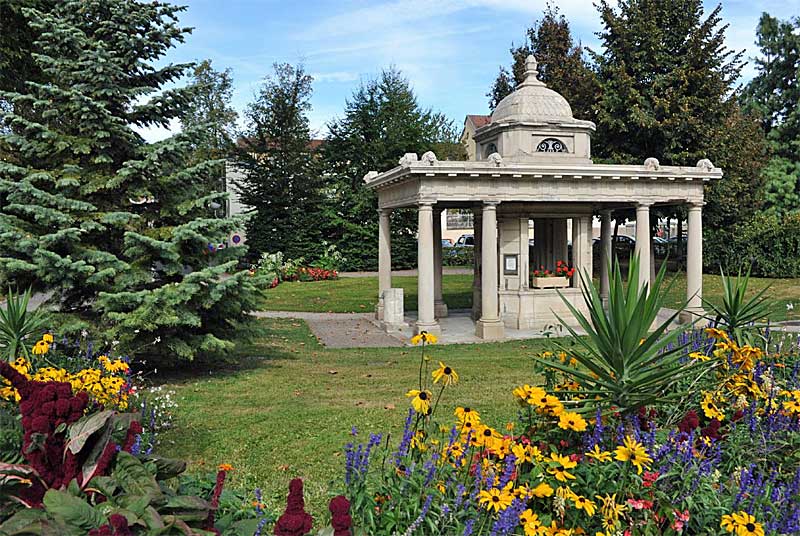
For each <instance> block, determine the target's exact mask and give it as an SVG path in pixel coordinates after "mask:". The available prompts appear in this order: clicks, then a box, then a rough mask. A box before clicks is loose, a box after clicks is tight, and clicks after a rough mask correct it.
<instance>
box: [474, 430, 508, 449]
mask: <svg viewBox="0 0 800 536" xmlns="http://www.w3.org/2000/svg"><path fill="white" fill-rule="evenodd" d="M475 432H476V437H477V440H478V445H480V446H482V447H486V448H488V449H489V450H494V449H495V448H496V447H497V444H498V443H499V442H500V441H502V440H503V437H502V436H501V435H500V434H499V433H497V431H496V430H495V429H494V428H492V427H491V426H484V425H480V426H479V427H478V428H477V429H476V431H475Z"/></svg>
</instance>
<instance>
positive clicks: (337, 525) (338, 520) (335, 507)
mask: <svg viewBox="0 0 800 536" xmlns="http://www.w3.org/2000/svg"><path fill="white" fill-rule="evenodd" d="M328 510H330V511H331V526H332V527H333V536H352V533H351V532H350V528H351V527H352V526H353V518H352V517H350V501H348V500H347V498H346V497H345V496H344V495H337V496H336V497H334V498H333V499H331V502H330V504H329V505H328Z"/></svg>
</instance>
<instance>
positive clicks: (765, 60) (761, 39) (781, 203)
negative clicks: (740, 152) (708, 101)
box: [743, 13, 800, 214]
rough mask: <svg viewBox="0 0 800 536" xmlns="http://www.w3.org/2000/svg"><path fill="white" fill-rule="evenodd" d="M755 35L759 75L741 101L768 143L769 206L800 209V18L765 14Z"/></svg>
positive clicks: (766, 171) (766, 174)
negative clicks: (769, 156)
mask: <svg viewBox="0 0 800 536" xmlns="http://www.w3.org/2000/svg"><path fill="white" fill-rule="evenodd" d="M756 36H757V39H756V44H757V45H758V47H759V49H760V51H761V55H760V57H757V58H756V60H755V61H756V65H757V67H758V74H756V76H755V77H754V78H753V80H751V81H750V83H749V84H748V85H747V87H746V88H745V91H744V96H743V100H744V102H745V105H746V106H747V107H748V108H750V109H752V110H753V111H754V113H756V114H757V115H758V117H759V118H760V119H761V122H762V125H763V128H764V130H765V131H766V133H767V140H768V142H769V146H770V152H771V159H770V161H769V163H768V165H767V166H766V168H765V170H764V176H765V180H766V185H765V186H766V188H765V201H766V208H767V209H768V210H770V211H773V212H776V213H779V214H782V213H787V212H794V211H797V210H800V110H798V106H797V104H798V102H800V17H795V18H793V19H791V20H786V21H781V20H779V19H777V18H775V17H773V16H771V15H769V14H767V13H763V14H762V15H761V19H760V20H759V23H758V27H757V28H756Z"/></svg>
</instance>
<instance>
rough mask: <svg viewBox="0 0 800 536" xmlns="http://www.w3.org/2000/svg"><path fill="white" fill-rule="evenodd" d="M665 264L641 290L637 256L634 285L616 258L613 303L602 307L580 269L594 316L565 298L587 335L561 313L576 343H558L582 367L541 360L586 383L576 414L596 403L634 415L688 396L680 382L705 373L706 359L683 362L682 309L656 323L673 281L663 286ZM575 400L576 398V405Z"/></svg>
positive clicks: (630, 274) (611, 288)
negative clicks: (676, 323) (678, 324)
mask: <svg viewBox="0 0 800 536" xmlns="http://www.w3.org/2000/svg"><path fill="white" fill-rule="evenodd" d="M665 267H666V264H664V265H662V267H661V270H660V271H659V272H658V275H657V277H656V279H655V281H653V284H652V287H651V288H649V289H648V287H649V286H650V285H644V287H643V288H639V285H638V281H639V259H638V257H633V258H631V261H630V263H629V266H628V284H627V285H625V283H624V282H623V279H622V273H621V271H620V267H619V263H618V262H617V263H614V266H613V270H612V274H613V275H612V277H611V279H610V281H609V283H610V284H609V296H608V307H607V308H605V307H603V301H602V299H601V298H600V293H599V291H598V289H597V288H596V287H595V286H594V283H593V282H592V279H591V276H590V275H589V274H588V273H581V274H580V277H581V282H582V283H583V299H584V301H585V302H586V306H587V308H588V310H589V314H588V316H586V315H584V314H583V313H582V312H581V311H579V310H578V309H577V308H576V307H574V306H573V305H572V304H571V303H570V302H569V301H568V300H567V299H566V298H564V296H562V299H563V300H564V303H565V304H566V305H567V307H568V308H569V310H570V311H571V312H572V314H573V315H574V316H575V319H576V320H577V321H578V324H579V325H580V327H581V328H582V329H583V331H585V332H586V335H585V336H581V335H579V334H578V333H577V331H576V330H575V329H574V328H573V327H572V326H571V325H570V324H568V323H567V322H565V321H564V320H563V319H562V318H560V317H559V319H558V320H559V321H560V322H561V324H562V325H563V326H564V328H565V329H566V330H567V331H569V333H570V335H571V341H570V344H565V343H558V342H557V343H556V344H557V345H558V347H559V349H560V350H562V351H564V352H566V353H567V354H568V355H569V356H570V357H574V358H575V359H576V360H577V362H578V364H579V366H577V367H572V366H569V365H568V364H564V363H559V362H557V361H550V360H544V359H540V358H536V359H537V361H539V362H540V363H541V364H543V365H545V366H546V367H552V368H554V369H556V370H559V371H561V372H563V373H564V374H566V375H568V376H571V377H572V378H574V379H575V380H576V381H577V382H578V383H580V384H581V390H580V391H579V392H575V393H573V394H576V395H577V394H581V395H587V396H586V399H585V400H586V401H585V402H580V404H581V406H580V407H578V408H576V410H577V411H584V412H590V411H595V410H596V408H597V407H598V405H599V406H600V407H601V408H603V410H604V411H605V412H608V411H618V412H620V413H623V414H631V413H633V412H635V411H637V410H639V408H642V407H646V406H652V405H654V404H663V403H667V402H671V401H675V400H678V399H680V398H681V397H682V396H684V395H685V394H686V393H685V392H684V391H682V390H681V388H680V386H681V385H685V383H686V380H688V379H690V378H691V377H692V376H696V375H699V374H700V373H701V370H700V368H699V367H708V366H709V365H708V364H707V363H703V362H691V361H687V360H686V359H685V355H686V345H685V344H682V343H680V342H679V341H678V338H679V335H680V334H681V333H682V331H683V329H673V330H669V328H670V326H671V324H672V322H673V321H674V320H675V319H676V318H677V316H678V314H679V311H680V309H683V307H685V305H686V304H685V303H684V304H683V306H682V307H681V308H680V309H679V311H678V312H675V313H673V314H672V315H670V316H669V318H667V319H666V320H664V321H663V322H661V323H659V324H656V322H657V319H658V312H659V311H660V309H661V307H662V305H663V304H664V302H665V296H666V294H667V293H668V292H669V291H670V289H671V287H672V285H673V284H674V281H673V282H672V283H670V284H669V285H666V286H665V285H664V277H665V274H666V269H665ZM576 403H577V402H576Z"/></svg>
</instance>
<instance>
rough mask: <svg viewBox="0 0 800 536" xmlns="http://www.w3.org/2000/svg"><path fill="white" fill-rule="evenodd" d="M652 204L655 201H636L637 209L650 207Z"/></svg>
mask: <svg viewBox="0 0 800 536" xmlns="http://www.w3.org/2000/svg"><path fill="white" fill-rule="evenodd" d="M652 206H653V202H652V201H637V202H636V209H637V210H638V209H640V208H647V209H649V208H650V207H652Z"/></svg>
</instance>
